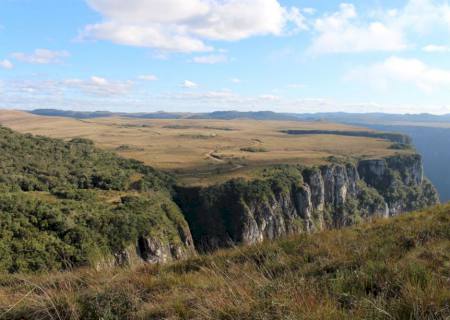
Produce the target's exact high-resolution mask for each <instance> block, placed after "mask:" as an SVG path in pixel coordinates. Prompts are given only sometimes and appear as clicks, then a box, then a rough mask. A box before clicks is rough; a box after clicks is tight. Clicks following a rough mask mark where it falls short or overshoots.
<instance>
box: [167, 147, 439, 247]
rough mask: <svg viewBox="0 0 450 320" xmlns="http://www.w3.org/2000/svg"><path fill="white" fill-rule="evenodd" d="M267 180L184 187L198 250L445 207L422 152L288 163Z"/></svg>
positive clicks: (182, 199)
mask: <svg viewBox="0 0 450 320" xmlns="http://www.w3.org/2000/svg"><path fill="white" fill-rule="evenodd" d="M263 175H264V177H263V178H262V179H259V180H253V181H244V180H231V181H229V182H227V183H225V184H222V185H217V186H212V187H207V188H202V187H195V188H189V187H187V188H177V192H178V193H177V194H178V198H177V200H176V201H177V203H178V204H179V205H180V207H181V208H182V210H183V212H184V213H185V216H186V218H187V220H188V222H189V225H190V227H191V231H192V234H193V237H194V241H195V243H196V245H197V248H199V249H201V250H209V249H211V248H218V247H225V246H229V245H233V244H236V243H244V244H252V243H256V242H261V241H263V240H266V239H275V238H279V237H281V236H285V235H290V234H297V233H301V232H311V231H315V230H323V229H326V228H339V227H342V226H348V225H352V224H355V223H358V222H360V221H361V220H367V219H371V218H374V217H390V216H394V215H398V214H401V213H404V212H408V211H413V210H418V209H422V208H425V207H427V206H430V205H434V204H437V203H438V202H439V198H438V195H437V192H436V190H435V189H434V187H433V186H432V184H431V183H430V182H429V181H428V180H426V179H425V178H424V174H423V168H422V160H421V157H420V156H419V155H414V154H413V155H403V156H400V155H399V156H393V157H388V158H385V159H373V160H361V161H358V162H356V163H350V162H349V163H335V164H330V165H324V166H321V167H318V168H303V167H292V166H280V167H275V168H273V169H271V170H270V169H266V170H265V171H264V174H263Z"/></svg>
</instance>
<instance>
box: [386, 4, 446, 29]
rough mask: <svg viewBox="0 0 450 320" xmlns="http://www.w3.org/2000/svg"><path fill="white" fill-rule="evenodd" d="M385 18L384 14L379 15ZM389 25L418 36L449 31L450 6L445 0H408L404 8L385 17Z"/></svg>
mask: <svg viewBox="0 0 450 320" xmlns="http://www.w3.org/2000/svg"><path fill="white" fill-rule="evenodd" d="M381 14H382V15H385V16H386V13H381ZM385 18H386V20H387V21H388V23H389V24H391V25H392V26H394V27H396V28H398V29H401V30H404V31H406V32H411V31H414V32H416V33H418V34H420V35H426V34H429V33H430V32H436V31H437V30H438V29H442V28H444V29H446V32H447V33H448V31H449V30H450V29H449V28H450V6H449V4H448V1H447V0H444V1H433V0H409V1H408V2H407V4H406V5H405V7H403V8H401V9H400V10H396V11H392V14H391V15H388V16H386V17H385Z"/></svg>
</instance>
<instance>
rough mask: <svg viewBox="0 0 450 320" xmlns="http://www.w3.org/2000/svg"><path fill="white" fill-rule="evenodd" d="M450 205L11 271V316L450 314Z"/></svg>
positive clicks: (4, 306)
mask: <svg viewBox="0 0 450 320" xmlns="http://www.w3.org/2000/svg"><path fill="white" fill-rule="evenodd" d="M449 280H450V206H440V207H435V208H431V209H429V210H427V211H424V212H421V213H415V214H411V215H407V216H402V217H397V218H393V219H390V220H382V221H377V222H374V223H371V224H363V225H360V226H357V227H352V228H347V229H341V230H332V231H325V232H319V233H315V234H312V235H306V234H304V235H301V236H296V237H294V238H291V239H287V240H282V241H276V242H272V243H263V244H260V245H256V246H251V247H246V248H236V249H230V250H226V251H221V252H217V253H216V254H214V255H207V256H199V257H194V258H191V259H189V260H186V261H182V262H178V263H174V264H169V265H166V266H146V267H142V268H139V269H135V270H124V269H110V270H103V271H102V272H96V271H94V270H78V271H75V272H73V273H63V274H58V273H56V274H51V275H49V276H47V275H42V276H26V277H25V276H22V277H17V278H11V277H6V278H3V279H2V280H1V282H0V283H1V284H0V314H1V315H2V317H3V318H4V319H36V318H39V319H74V320H75V319H85V320H89V319H108V320H112V319H260V320H262V319H267V320H269V319H405V320H406V319H408V320H410V319H430V320H431V319H433V320H435V319H448V317H450V282H449Z"/></svg>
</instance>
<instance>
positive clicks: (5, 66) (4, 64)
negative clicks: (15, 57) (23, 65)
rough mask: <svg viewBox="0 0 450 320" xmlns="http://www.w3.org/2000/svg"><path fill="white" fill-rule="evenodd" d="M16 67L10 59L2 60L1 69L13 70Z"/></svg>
mask: <svg viewBox="0 0 450 320" xmlns="http://www.w3.org/2000/svg"><path fill="white" fill-rule="evenodd" d="M13 67H14V65H13V64H12V62H11V61H9V60H8V59H4V60H0V68H2V69H12V68H13Z"/></svg>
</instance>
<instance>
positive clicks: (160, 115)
mask: <svg viewBox="0 0 450 320" xmlns="http://www.w3.org/2000/svg"><path fill="white" fill-rule="evenodd" d="M30 113H32V114H35V115H41V116H55V117H69V118H76V119H89V118H104V117H114V116H122V117H129V118H142V119H218V120H233V119H254V120H290V121H295V120H306V121H320V120H323V121H333V122H343V123H385V122H398V121H402V122H450V114H446V115H432V114H427V113H423V114H387V113H345V112H332V113H277V112H272V111H255V112H241V111H214V112H209V113H179V112H175V113H171V112H164V111H160V112H151V113H145V112H141V113H126V112H110V111H71V110H69V111H68V110H58V109H36V110H33V111H30Z"/></svg>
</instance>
